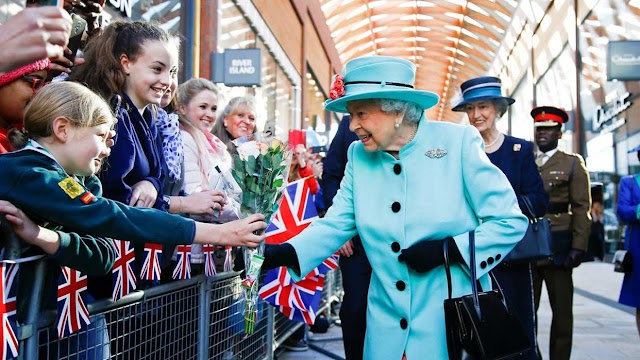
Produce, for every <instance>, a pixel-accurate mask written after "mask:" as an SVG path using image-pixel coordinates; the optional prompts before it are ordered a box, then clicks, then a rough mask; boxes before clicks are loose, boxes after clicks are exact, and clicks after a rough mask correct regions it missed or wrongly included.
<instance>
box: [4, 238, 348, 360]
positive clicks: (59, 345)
mask: <svg viewBox="0 0 640 360" xmlns="http://www.w3.org/2000/svg"><path fill="white" fill-rule="evenodd" d="M2 230H3V231H2V232H3V235H2V244H3V246H4V253H3V254H2V255H3V260H8V259H11V258H13V259H15V258H19V253H20V251H19V249H20V246H19V244H17V245H16V244H15V242H16V241H18V242H19V239H16V238H15V236H14V237H12V236H11V233H12V232H11V231H10V230H7V228H6V227H3V228H2ZM7 234H9V236H8V237H7ZM8 249H10V251H8ZM16 249H18V250H16ZM36 261H40V262H41V263H42V265H41V266H40V267H41V268H42V271H40V273H39V274H38V275H37V276H36V282H35V283H34V284H33V288H32V289H33V292H38V293H42V289H43V287H42V286H43V281H42V280H43V279H44V263H45V261H46V258H44V259H40V260H36ZM49 295H50V294H44V296H42V297H41V296H33V298H35V299H36V300H37V299H41V298H45V299H46V298H47V296H49ZM341 296H342V285H341V281H340V276H339V275H337V271H332V272H329V273H328V274H327V275H326V281H325V287H324V291H323V295H322V302H321V305H320V309H319V310H318V313H321V312H322V311H324V310H328V309H329V306H330V305H331V303H332V302H335V301H338V300H339V299H340V298H341ZM36 300H34V303H32V304H30V306H29V309H30V310H29V314H26V316H25V317H24V319H25V322H24V324H19V325H18V331H17V334H18V339H19V342H20V353H19V358H21V359H29V360H30V359H127V360H128V359H161V360H168V359H180V360H186V359H198V360H200V359H215V360H254V359H255V360H258V359H260V360H262V359H269V360H271V359H273V354H274V352H275V351H276V349H277V348H278V347H280V345H281V344H282V343H283V342H284V340H285V339H286V338H287V337H289V336H290V335H291V334H292V333H293V332H294V331H296V330H297V329H298V328H299V327H300V326H302V324H301V323H297V322H293V321H291V320H289V319H288V318H286V317H285V316H284V315H282V314H281V313H279V312H278V311H276V310H275V309H274V308H273V307H271V306H269V305H267V304H265V303H264V302H262V300H260V302H259V306H258V321H257V323H256V326H255V332H254V333H253V334H252V335H250V336H246V335H245V334H244V316H243V315H242V311H243V303H242V289H241V287H240V277H239V274H238V273H235V272H228V273H222V274H218V275H216V276H214V277H209V278H207V277H205V276H203V275H199V276H196V277H194V278H192V279H189V280H181V281H175V282H172V283H169V284H163V285H159V286H156V287H152V288H149V289H146V290H139V291H134V292H133V293H131V294H129V295H127V296H125V297H123V298H122V299H120V300H118V301H117V302H113V301H111V300H100V301H97V302H93V303H91V304H88V309H89V313H90V315H91V324H90V326H88V327H86V328H84V329H82V330H79V331H77V332H75V333H73V334H71V335H70V336H68V337H65V338H62V339H58V335H57V330H56V328H55V320H56V314H55V312H54V311H53V310H51V311H45V312H40V311H38V310H37V309H39V308H40V304H39V303H37V302H35V301H36ZM49 300H50V299H49Z"/></svg>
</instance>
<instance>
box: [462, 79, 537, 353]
mask: <svg viewBox="0 0 640 360" xmlns="http://www.w3.org/2000/svg"><path fill="white" fill-rule="evenodd" d="M500 85H501V81H500V79H499V78H496V77H492V76H482V77H479V78H474V79H470V80H467V81H465V82H464V83H462V85H461V86H460V89H461V91H462V96H463V100H462V101H461V102H460V103H459V104H457V105H456V106H455V107H454V108H453V109H452V110H453V111H460V112H466V113H467V116H468V117H469V123H470V124H471V125H472V126H474V127H475V128H476V129H478V131H479V132H480V135H481V136H482V139H483V141H484V151H485V152H486V153H487V156H488V157H489V160H491V162H492V163H493V164H494V165H495V166H497V167H498V168H499V169H500V170H502V172H503V173H504V174H505V175H506V176H507V179H509V182H510V183H511V186H512V187H513V190H514V191H515V193H516V197H517V198H518V205H519V206H520V210H522V212H523V213H524V214H527V216H532V215H533V216H534V217H541V216H544V214H545V212H546V210H547V205H548V203H549V195H548V194H547V192H546V191H545V190H544V184H543V183H542V177H541V176H540V172H539V171H538V166H537V165H536V162H535V158H534V155H533V143H532V142H530V141H525V140H522V139H519V138H516V137H513V136H509V135H504V134H502V133H501V132H500V131H499V130H498V128H497V126H496V123H497V122H498V120H499V119H500V117H502V115H504V114H505V113H506V112H507V110H508V108H509V106H510V105H511V104H513V103H514V102H515V100H514V99H512V98H509V97H505V96H502V94H501V89H500ZM524 198H527V200H528V201H529V204H531V207H532V210H533V212H534V214H529V211H528V210H527V207H526V205H525V203H524V201H523V199H524ZM493 274H494V275H495V276H496V279H497V280H498V283H499V284H500V286H501V287H502V290H503V291H504V294H505V297H506V298H507V302H508V303H509V306H510V309H511V310H513V312H514V314H515V315H516V317H517V318H518V320H520V322H521V323H522V325H523V327H524V329H525V331H526V333H527V335H528V336H529V341H530V342H531V344H535V343H536V327H535V310H534V306H533V284H532V277H531V264H530V263H528V262H524V263H505V262H502V263H501V264H500V265H498V266H496V268H495V269H494V271H493ZM538 358H539V357H538V354H537V353H536V346H533V347H532V348H531V349H529V350H527V351H525V352H524V353H522V354H520V355H519V356H516V357H513V359H514V360H515V359H521V360H524V359H531V360H537V359H538Z"/></svg>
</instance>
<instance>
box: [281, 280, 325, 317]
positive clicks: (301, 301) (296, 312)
mask: <svg viewBox="0 0 640 360" xmlns="http://www.w3.org/2000/svg"><path fill="white" fill-rule="evenodd" d="M312 278H313V280H312V281H311V282H310V283H309V284H308V286H309V287H312V286H313V285H314V283H315V287H316V289H315V291H313V296H309V295H306V293H307V291H304V290H303V291H298V292H297V294H298V295H300V294H302V296H296V297H294V298H293V301H292V302H291V306H285V305H280V306H279V310H280V312H281V313H282V314H284V315H285V316H286V317H288V318H289V319H291V320H294V321H299V322H305V323H307V324H314V323H315V322H316V316H317V314H316V309H318V307H319V306H320V300H321V299H322V288H323V286H324V275H320V276H318V277H315V276H314V277H312ZM302 281H306V279H305V280H302ZM297 285H298V286H300V281H299V282H298V283H297ZM305 290H306V289H305ZM309 290H311V289H309ZM302 309H305V310H302Z"/></svg>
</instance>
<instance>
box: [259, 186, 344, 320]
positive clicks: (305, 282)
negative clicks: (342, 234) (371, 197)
mask: <svg viewBox="0 0 640 360" xmlns="http://www.w3.org/2000/svg"><path fill="white" fill-rule="evenodd" d="M317 217H318V213H317V211H316V207H315V204H314V202H313V200H312V197H311V192H310V190H309V186H308V185H307V183H306V182H305V181H304V180H299V181H295V182H292V183H290V184H289V185H287V187H286V188H285V191H284V196H283V197H282V202H281V203H280V207H279V209H278V211H277V212H276V214H275V216H274V217H273V220H272V221H271V223H270V224H269V226H268V227H267V230H266V235H267V238H266V242H267V244H281V243H284V242H286V241H288V240H289V239H291V238H293V237H294V236H296V235H298V234H299V233H301V232H302V230H304V229H305V228H306V227H307V226H309V225H310V224H311V222H312V221H313V220H314V219H316V218H317ZM337 267H338V255H337V253H336V254H334V255H332V256H331V257H330V258H329V259H327V260H325V261H324V262H323V264H322V265H320V266H319V267H318V268H315V269H314V270H313V271H312V272H310V273H309V274H307V276H305V277H304V278H303V279H302V280H300V281H298V282H297V283H295V282H293V280H292V279H291V277H290V276H289V273H288V272H287V270H286V268H284V267H280V268H277V269H273V270H269V271H268V272H267V274H266V276H265V280H264V285H263V287H262V288H261V289H260V292H259V294H260V297H261V298H262V299H264V300H265V301H266V302H267V303H269V304H271V305H273V306H276V307H278V308H279V309H280V311H281V312H282V313H283V314H285V315H286V316H287V317H289V318H290V319H292V320H297V321H304V322H306V323H309V324H313V322H314V321H315V317H316V310H317V308H318V305H319V302H320V297H321V292H322V286H323V285H324V275H323V274H325V273H326V272H327V271H329V270H330V269H335V268H337Z"/></svg>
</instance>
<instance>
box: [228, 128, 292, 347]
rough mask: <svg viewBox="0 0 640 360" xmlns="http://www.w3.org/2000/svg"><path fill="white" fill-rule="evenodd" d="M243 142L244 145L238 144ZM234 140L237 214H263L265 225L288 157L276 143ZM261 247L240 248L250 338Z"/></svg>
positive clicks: (278, 195) (276, 201) (277, 197)
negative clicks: (238, 199) (238, 191)
mask: <svg viewBox="0 0 640 360" xmlns="http://www.w3.org/2000/svg"><path fill="white" fill-rule="evenodd" d="M242 140H244V141H242ZM242 140H241V141H238V140H236V145H237V150H238V156H237V157H236V158H235V160H234V169H233V171H232V174H233V177H234V179H235V180H236V182H237V183H238V185H239V186H240V188H242V201H241V203H240V212H241V214H242V215H243V216H248V215H251V214H255V213H260V214H263V215H264V217H265V221H266V222H267V223H269V222H270V220H271V217H272V216H273V214H275V212H276V211H277V210H278V205H279V200H280V198H281V196H282V189H283V188H284V185H285V180H286V178H285V176H287V174H288V172H289V171H288V167H289V165H290V163H291V153H290V152H289V151H287V150H286V147H285V145H284V144H283V143H282V141H280V140H277V139H271V140H263V141H256V140H253V139H246V138H245V139H242ZM263 254H264V243H262V244H260V245H259V246H258V247H257V248H256V249H249V248H244V262H245V268H246V274H247V275H246V278H245V279H244V280H243V281H242V288H243V290H244V300H245V304H246V305H245V313H244V318H245V333H247V334H252V333H253V331H254V325H255V321H256V317H257V303H258V283H259V279H258V277H259V276H260V269H261V268H262V263H263V261H264V257H263Z"/></svg>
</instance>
